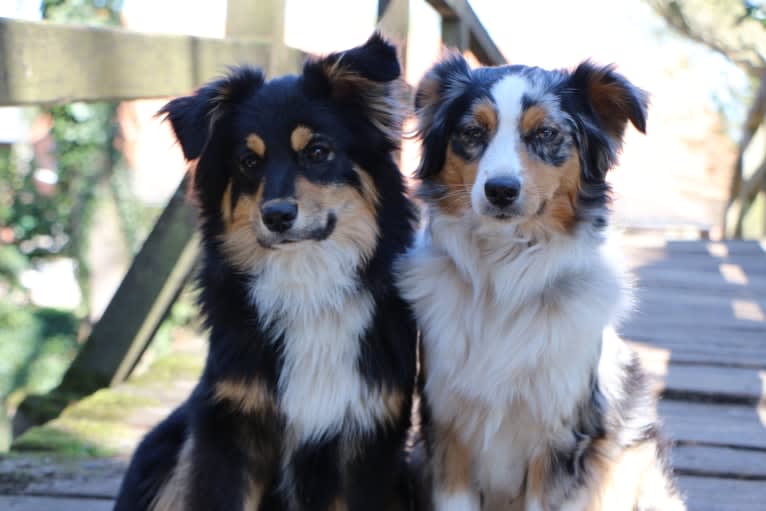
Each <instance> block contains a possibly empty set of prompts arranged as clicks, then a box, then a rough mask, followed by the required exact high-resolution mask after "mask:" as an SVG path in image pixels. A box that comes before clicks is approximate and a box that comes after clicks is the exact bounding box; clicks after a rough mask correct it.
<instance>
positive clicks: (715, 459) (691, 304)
mask: <svg viewBox="0 0 766 511" xmlns="http://www.w3.org/2000/svg"><path fill="white" fill-rule="evenodd" d="M625 251H626V253H627V255H628V257H629V260H630V263H631V266H632V268H633V269H634V272H635V275H636V276H637V278H638V296H637V297H638V305H637V310H636V312H635V313H634V314H633V316H632V318H631V319H630V320H629V321H628V322H627V323H626V324H625V325H624V326H623V327H622V328H621V330H620V334H621V335H622V336H623V337H624V338H625V339H627V340H628V341H629V342H631V343H632V344H633V345H634V346H635V347H636V348H637V350H638V351H639V353H640V354H641V356H642V359H643V361H644V363H645V365H646V367H647V369H648V370H649V372H650V373H651V375H652V377H653V381H654V383H655V384H656V386H657V389H658V391H662V392H663V395H664V399H663V401H662V402H661V404H660V410H659V411H660V414H661V416H662V418H663V420H664V423H665V432H666V435H667V436H668V437H669V438H670V439H671V440H672V441H673V442H674V447H673V463H674V466H675V467H676V470H677V473H678V479H679V483H680V486H681V487H682V489H683V490H684V492H685V493H686V495H687V500H688V504H689V509H690V510H692V511H756V510H758V511H763V510H764V509H766V390H765V389H766V242H762V243H756V242H727V243H715V242H700V241H694V242H653V243H648V242H647V240H643V239H636V238H631V239H628V240H626V246H625ZM131 385H132V384H131V383H130V382H129V383H127V384H125V385H123V386H120V387H118V389H117V390H118V391H120V392H130V390H131ZM179 385H180V386H181V387H182V388H184V392H186V389H188V387H189V385H190V382H188V381H186V382H182V383H179ZM181 394H182V393H181V392H166V393H165V394H162V393H159V394H158V396H159V397H160V398H161V399H162V401H163V407H164V408H167V409H169V408H170V407H171V406H173V404H174V403H175V402H176V401H177V400H178V399H180V396H181ZM73 413H75V412H73ZM162 413H164V410H160V409H158V408H157V406H156V404H155V405H154V406H152V407H151V410H150V411H147V412H146V415H145V416H142V412H141V411H140V410H139V411H135V410H134V411H133V412H131V417H130V418H129V419H125V420H126V421H127V422H129V423H130V424H132V425H133V426H134V430H133V431H134V433H137V432H138V431H142V430H143V429H145V428H146V427H148V424H147V422H151V421H149V420H147V419H146V416H149V417H152V420H155V419H156V418H157V417H159V416H161V415H162ZM136 428H137V429H136ZM129 437H130V438H137V437H138V434H133V435H129ZM131 445H132V442H129V445H128V446H124V445H123V448H122V449H118V451H120V452H122V454H123V455H122V456H121V457H117V458H110V459H90V458H86V459H82V458H81V459H78V460H74V461H71V460H70V461H62V460H61V459H60V458H55V459H54V458H50V457H45V456H43V457H40V456H34V457H30V456H28V455H23V456H12V457H10V458H7V459H5V460H2V461H0V510H6V509H7V510H9V511H11V510H13V511H31V510H41V511H42V510H49V509H57V510H61V511H68V510H70V509H71V510H73V511H101V510H108V509H111V505H112V499H113V498H114V495H115V493H116V491H117V488H118V485H119V481H120V477H121V474H122V471H123V470H124V464H125V459H126V456H127V455H128V452H129V450H130V448H129V447H130V446H131Z"/></svg>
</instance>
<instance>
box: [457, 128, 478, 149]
mask: <svg viewBox="0 0 766 511" xmlns="http://www.w3.org/2000/svg"><path fill="white" fill-rule="evenodd" d="M460 138H461V139H462V140H463V142H464V143H466V144H469V145H478V144H481V143H483V142H484V129H483V128H482V127H480V126H468V127H466V128H464V129H463V130H462V131H461V132H460Z"/></svg>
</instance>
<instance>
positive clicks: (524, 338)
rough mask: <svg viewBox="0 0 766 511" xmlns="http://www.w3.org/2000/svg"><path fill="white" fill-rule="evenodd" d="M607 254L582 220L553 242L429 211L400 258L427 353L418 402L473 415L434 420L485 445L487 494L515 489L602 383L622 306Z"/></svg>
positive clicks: (624, 295) (624, 296) (623, 296)
mask: <svg viewBox="0 0 766 511" xmlns="http://www.w3.org/2000/svg"><path fill="white" fill-rule="evenodd" d="M608 246H609V245H608V244H606V243H604V235H603V232H602V231H600V230H594V229H593V227H591V226H588V225H584V224H580V225H579V226H578V227H577V228H576V229H575V230H574V231H573V233H572V234H557V233H551V232H542V231H539V230H537V231H535V230H529V229H519V228H518V226H515V227H514V226H512V225H506V224H497V225H487V223H486V221H484V222H480V221H478V219H476V218H475V217H473V215H472V213H466V214H465V215H463V216H455V215H445V214H442V213H440V212H438V211H437V212H434V211H432V214H431V216H430V221H429V224H428V226H427V228H426V229H425V230H424V231H423V232H421V235H420V238H419V240H418V243H417V245H416V247H415V248H413V249H412V251H411V252H410V254H409V257H408V258H406V260H405V261H404V262H403V265H402V278H401V279H400V282H401V284H400V285H401V286H402V288H403V291H404V294H405V296H406V297H407V298H408V299H410V300H411V301H412V303H413V304H414V307H415V310H416V314H417V316H418V319H419V320H420V322H421V327H422V329H423V332H424V337H423V339H424V341H423V342H424V343H425V345H426V349H425V351H426V353H427V354H428V356H427V359H426V360H425V366H426V371H427V373H428V376H427V386H426V394H427V395H429V396H431V398H432V399H433V401H435V402H437V403H439V404H440V407H444V406H445V404H448V403H454V406H455V407H458V408H460V407H466V406H470V407H471V409H470V411H469V410H464V411H463V412H461V411H459V410H457V409H449V410H448V409H446V408H437V407H434V409H433V414H434V417H435V419H436V420H439V419H440V416H442V417H441V418H443V419H444V420H448V421H452V420H455V418H457V420H458V421H459V422H461V424H459V425H457V427H456V429H457V431H460V433H461V434H462V435H464V436H465V438H464V441H466V443H468V444H469V445H476V444H477V443H478V444H479V445H483V446H484V448H481V447H479V449H480V450H484V451H485V452H484V454H483V455H482V457H483V458H484V459H485V460H487V461H490V460H491V463H487V464H486V470H482V472H485V473H483V474H480V478H481V479H483V480H484V483H485V484H487V485H489V487H490V488H491V487H493V486H495V485H497V486H502V485H510V487H514V486H515V488H516V491H518V489H519V487H520V485H521V484H522V481H523V478H524V466H525V464H524V462H523V460H524V459H529V457H531V456H533V455H534V454H535V453H537V452H538V451H539V450H540V449H544V448H548V447H550V443H551V441H553V443H555V442H557V441H558V440H559V439H560V440H561V442H567V441H568V440H567V439H568V438H569V436H570V435H571V431H572V428H573V427H575V421H576V420H577V413H578V407H579V406H580V405H581V403H582V402H583V401H584V400H586V399H588V397H589V394H590V392H591V391H592V387H593V385H594V382H595V381H596V379H597V378H601V376H600V375H599V376H597V374H596V373H597V367H598V363H599V357H600V354H601V347H602V332H603V330H604V328H605V327H607V326H609V325H610V324H612V323H614V322H615V321H617V320H618V319H619V317H620V315H621V313H622V312H623V311H624V310H625V308H626V306H627V304H628V303H629V298H628V297H629V293H628V292H627V288H626V286H625V284H624V279H623V276H622V271H621V269H620V267H619V265H618V264H616V263H615V262H614V261H613V260H612V258H611V256H610V255H609V254H608ZM446 318H449V320H447V319H446ZM460 361H462V362H460ZM607 367H608V366H607ZM450 394H451V395H453V396H457V398H456V399H450V398H447V396H448V395H450ZM469 403H471V404H469ZM448 407H449V405H448ZM477 407H478V410H477V409H476V408H477ZM509 420H510V421H511V422H513V424H510V423H509ZM492 452H495V453H497V454H496V455H495V456H493V455H492ZM497 456H500V457H502V458H505V459H507V460H513V464H514V465H516V468H513V467H510V466H509V465H510V463H507V462H503V461H502V460H499V459H498V460H494V459H492V458H495V457H497ZM495 461H497V462H498V463H500V465H501V466H500V467H498V466H496V465H495ZM508 472H511V474H510V475H509V474H508ZM493 479H495V480H493Z"/></svg>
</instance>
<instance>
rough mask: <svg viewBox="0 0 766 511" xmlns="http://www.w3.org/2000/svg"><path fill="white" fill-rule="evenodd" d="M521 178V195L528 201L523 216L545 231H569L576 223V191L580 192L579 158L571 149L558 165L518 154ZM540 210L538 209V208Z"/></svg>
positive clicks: (528, 155) (523, 153)
mask: <svg viewBox="0 0 766 511" xmlns="http://www.w3.org/2000/svg"><path fill="white" fill-rule="evenodd" d="M521 159H522V165H523V166H524V169H525V177H526V179H525V180H524V185H523V188H524V189H523V191H522V195H523V196H524V197H525V200H526V201H528V206H527V207H526V210H527V211H526V214H527V215H535V214H537V216H536V217H533V218H532V219H531V220H532V221H533V222H535V223H542V224H543V226H544V227H545V228H546V230H550V231H555V232H570V231H571V230H572V229H573V228H574V226H575V224H576V222H577V218H576V216H575V215H576V207H577V194H578V193H579V191H580V158H579V155H578V153H577V151H576V150H572V154H571V155H570V156H569V159H568V160H567V161H566V162H565V163H564V165H562V166H561V167H555V166H553V165H548V164H546V163H544V162H542V161H540V159H538V158H536V157H535V156H533V155H531V154H529V153H527V152H522V153H521ZM541 209H542V211H541Z"/></svg>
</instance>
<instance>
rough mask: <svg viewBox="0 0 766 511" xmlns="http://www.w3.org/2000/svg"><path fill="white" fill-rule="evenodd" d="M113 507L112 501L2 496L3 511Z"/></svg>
mask: <svg viewBox="0 0 766 511" xmlns="http://www.w3.org/2000/svg"><path fill="white" fill-rule="evenodd" d="M113 507H114V501H112V500H101V499H79V498H61V497H25V496H2V495H0V509H2V510H3V511H53V510H55V511H110V510H111V509H112V508H113Z"/></svg>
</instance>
